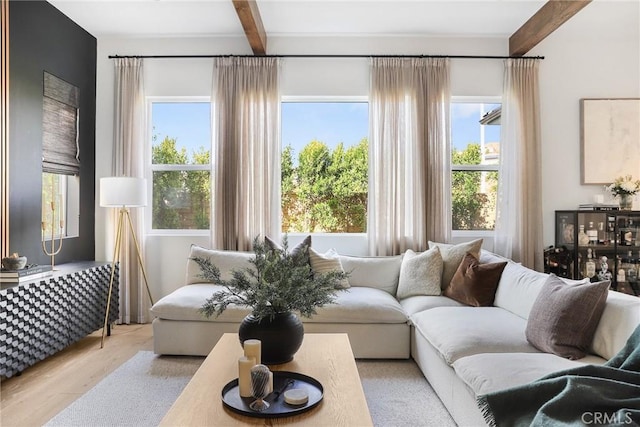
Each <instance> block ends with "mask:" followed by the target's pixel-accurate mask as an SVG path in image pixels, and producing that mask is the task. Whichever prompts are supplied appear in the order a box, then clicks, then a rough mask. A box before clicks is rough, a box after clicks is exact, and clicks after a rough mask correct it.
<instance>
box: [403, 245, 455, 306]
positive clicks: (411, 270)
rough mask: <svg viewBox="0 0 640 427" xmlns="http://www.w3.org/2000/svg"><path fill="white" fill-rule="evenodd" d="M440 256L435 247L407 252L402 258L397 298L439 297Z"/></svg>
mask: <svg viewBox="0 0 640 427" xmlns="http://www.w3.org/2000/svg"><path fill="white" fill-rule="evenodd" d="M442 265H443V263H442V255H440V249H439V248H438V247H437V246H435V247H434V248H432V249H429V250H428V251H424V252H420V253H416V252H414V251H412V250H411V249H409V250H407V251H406V252H405V254H404V257H403V258H402V266H401V267H400V280H399V281H398V292H397V295H396V296H397V298H398V299H403V298H408V297H413V296H418V295H440V294H441V293H442V290H441V286H440V280H441V279H442Z"/></svg>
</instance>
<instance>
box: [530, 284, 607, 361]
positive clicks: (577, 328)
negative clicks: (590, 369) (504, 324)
mask: <svg viewBox="0 0 640 427" xmlns="http://www.w3.org/2000/svg"><path fill="white" fill-rule="evenodd" d="M609 285H610V282H609V281H608V280H606V281H603V282H597V283H578V284H573V285H569V284H567V283H565V282H564V281H562V280H561V279H560V278H559V277H557V276H555V275H553V274H551V275H550V276H549V278H548V279H547V281H546V282H545V283H544V285H543V286H542V289H541V290H540V293H539V294H538V298H536V301H535V302H534V303H533V307H531V313H529V320H528V321H527V328H526V330H525V333H526V336H527V341H529V343H531V345H533V346H534V347H535V348H537V349H538V350H542V351H545V352H547V353H553V354H556V355H558V356H562V357H566V358H568V359H581V358H583V357H584V356H585V355H586V354H587V352H588V350H589V347H590V345H591V341H592V340H593V334H594V333H595V331H596V328H597V326H598V323H599V322H600V317H602V312H603V311H604V307H605V304H606V302H607V295H608V294H609V292H608V290H609Z"/></svg>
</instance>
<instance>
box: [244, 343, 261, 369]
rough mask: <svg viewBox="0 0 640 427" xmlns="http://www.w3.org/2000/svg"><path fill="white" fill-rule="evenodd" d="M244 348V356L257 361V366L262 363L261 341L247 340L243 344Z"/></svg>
mask: <svg viewBox="0 0 640 427" xmlns="http://www.w3.org/2000/svg"><path fill="white" fill-rule="evenodd" d="M242 345H243V347H244V355H245V356H247V357H253V358H255V359H256V365H260V364H261V363H262V357H261V356H262V343H261V342H260V340H245V341H244V343H243V344H242Z"/></svg>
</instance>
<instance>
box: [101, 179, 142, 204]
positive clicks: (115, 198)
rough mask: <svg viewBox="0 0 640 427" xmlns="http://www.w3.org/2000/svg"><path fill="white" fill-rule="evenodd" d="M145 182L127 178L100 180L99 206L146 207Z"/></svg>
mask: <svg viewBox="0 0 640 427" xmlns="http://www.w3.org/2000/svg"><path fill="white" fill-rule="evenodd" d="M146 205H147V180H146V179H144V178H131V177H128V176H119V177H108V178H100V206H102V207H115V206H129V207H134V206H146Z"/></svg>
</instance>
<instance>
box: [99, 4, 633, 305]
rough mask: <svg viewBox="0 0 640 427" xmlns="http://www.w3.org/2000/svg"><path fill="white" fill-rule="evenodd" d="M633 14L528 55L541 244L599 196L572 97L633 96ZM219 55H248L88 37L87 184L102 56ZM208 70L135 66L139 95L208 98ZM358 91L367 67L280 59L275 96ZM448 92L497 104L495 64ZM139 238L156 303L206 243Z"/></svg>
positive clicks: (356, 244) (460, 73)
mask: <svg viewBox="0 0 640 427" xmlns="http://www.w3.org/2000/svg"><path fill="white" fill-rule="evenodd" d="M603 3H607V4H603ZM603 7H604V8H605V9H604V10H603ZM638 8H639V6H638V3H637V2H616V3H610V2H603V1H597V0H596V1H595V2H594V3H592V4H590V5H589V6H588V7H586V8H585V9H583V10H582V11H581V12H580V13H578V14H577V15H576V16H575V17H573V18H572V20H571V21H569V22H568V23H566V24H565V25H564V26H563V27H561V28H560V29H559V30H557V31H556V32H554V33H553V34H551V35H550V36H549V37H548V38H547V39H546V40H544V41H543V42H542V43H541V44H540V45H539V46H537V47H536V48H535V49H534V50H533V51H532V52H530V54H531V55H542V56H545V57H546V59H545V60H544V61H543V62H542V64H541V68H540V83H541V94H540V95H541V106H542V145H543V146H542V157H543V160H542V171H543V176H544V177H543V190H542V192H543V193H542V199H543V215H544V226H543V230H540V232H541V233H543V234H544V242H545V244H546V245H550V244H552V243H553V238H554V236H553V232H554V226H553V220H554V214H553V212H554V210H556V209H573V208H575V207H577V205H578V204H579V203H581V202H585V201H591V200H592V196H593V194H596V193H599V192H601V191H600V188H594V187H593V186H583V185H581V184H580V128H579V125H580V123H579V99H580V98H586V97H640V83H639V82H640V70H639V68H640V58H639V55H640V34H638V31H639V30H638V29H639V28H640V12H639V11H638ZM596 23H597V24H596ZM603 27H606V28H608V27H610V30H608V31H607V29H606V28H605V29H604V30H603ZM585 28H586V29H585ZM269 51H270V53H274V54H275V53H277V54H300V53H302V54H450V55H506V54H507V53H508V43H507V40H506V39H498V38H488V39H481V38H473V39H470V38H450V39H442V38H428V37H420V38H415V37H414V38H405V37H390V38H372V37H368V38H364V37H363V38H356V37H353V38H342V37H331V38H306V37H297V38H283V37H273V38H271V39H270V40H269ZM228 53H234V54H250V49H249V46H248V44H247V42H246V40H244V38H210V39H189V38H179V39H103V38H101V39H98V82H97V123H96V132H97V135H96V158H97V162H96V178H97V179H98V178H100V177H102V176H108V175H110V174H111V148H112V140H113V130H112V126H113V92H114V88H113V61H112V60H110V59H108V58H107V56H108V55H113V54H120V55H127V54H129V55H153V54H228ZM211 71H212V61H211V60H210V59H184V60H183V59H180V60H178V59H171V60H159V59H149V60H145V87H146V93H147V95H150V96H151V95H153V96H178V95H194V96H197V95H200V96H202V95H204V96H209V95H210V90H211ZM368 84H369V80H368V61H367V59H358V58H354V59H336V58H333V59H331V58H323V59H302V58H288V59H286V60H284V62H283V67H282V92H283V95H285V96H293V95H299V96H304V95H307V96H309V95H334V96H362V95H366V94H367V88H368ZM451 84H452V93H453V95H455V96H496V95H498V96H499V95H501V92H502V62H501V61H499V60H480V59H453V60H452V62H451ZM639 174H640V171H639ZM96 191H99V189H96ZM105 214H106V213H105V210H104V209H101V208H99V207H98V206H96V259H100V260H108V259H110V254H108V253H107V249H108V248H109V246H108V245H109V243H110V242H109V241H110V240H111V239H112V237H111V236H112V235H113V231H112V230H109V229H107V228H106V227H105ZM298 239H299V237H298V236H291V238H290V243H291V244H295V243H297V241H298ZM145 240H146V247H147V249H146V250H147V254H146V263H147V264H146V265H147V269H148V272H149V279H150V282H151V283H150V285H151V287H152V292H153V294H154V298H156V299H157V298H159V297H160V296H163V295H166V294H167V293H169V292H170V291H171V290H173V289H175V288H176V287H178V286H180V285H181V284H182V282H183V278H184V269H185V262H186V259H185V258H186V256H187V253H188V249H189V245H190V244H191V243H196V244H200V245H203V246H207V245H208V244H209V237H208V236H180V237H177V236H146V239H145ZM314 246H315V247H317V248H319V249H320V250H325V249H328V248H330V247H337V248H338V249H339V250H341V251H342V252H344V253H351V254H356V255H357V254H365V253H366V247H367V242H366V237H365V236H363V235H357V236H351V237H350V238H349V239H348V240H347V241H342V242H340V243H339V244H336V240H335V239H334V238H332V236H326V235H324V236H317V238H314Z"/></svg>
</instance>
